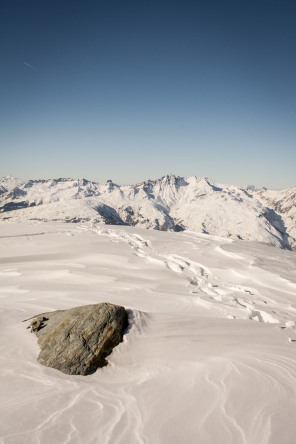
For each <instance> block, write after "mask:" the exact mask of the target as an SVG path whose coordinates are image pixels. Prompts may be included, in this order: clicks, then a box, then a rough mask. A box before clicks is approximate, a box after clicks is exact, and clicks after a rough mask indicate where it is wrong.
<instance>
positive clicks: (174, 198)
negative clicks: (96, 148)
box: [0, 175, 296, 249]
mask: <svg viewBox="0 0 296 444" xmlns="http://www.w3.org/2000/svg"><path fill="white" fill-rule="evenodd" d="M34 220H35V221H39V220H42V221H64V222H85V221H93V222H103V223H106V224H112V225H132V226H136V225H137V226H140V227H143V228H151V229H156V230H171V231H183V230H189V231H196V232H201V233H205V234H212V235H218V236H222V237H229V238H238V239H245V240H256V241H261V242H266V243H269V244H271V245H275V246H278V247H282V248H288V249H296V187H293V188H290V189H287V190H283V191H271V190H266V189H261V190H257V189H255V188H254V187H247V188H246V189H243V188H241V187H239V186H235V185H221V184H217V183H215V182H214V181H212V180H209V179H208V178H197V177H195V176H193V177H189V178H182V177H178V176H175V175H166V176H164V177H162V178H161V179H158V180H148V181H145V182H141V183H137V184H136V185H125V186H119V185H116V184H115V183H113V182H112V181H111V180H108V181H107V182H106V183H104V184H99V183H96V182H92V181H88V180H86V179H64V178H62V179H50V180H29V181H28V182H25V181H22V180H20V179H16V178H13V177H11V176H5V177H3V178H2V179H0V221H7V222H24V221H34Z"/></svg>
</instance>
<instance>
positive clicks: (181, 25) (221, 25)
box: [0, 0, 296, 188]
mask: <svg viewBox="0 0 296 444" xmlns="http://www.w3.org/2000/svg"><path fill="white" fill-rule="evenodd" d="M0 17H1V18H0V50H1V59H2V60H1V77H0V97H1V101H0V150H1V153H0V154H1V162H0V176H3V175H5V174H12V175H15V176H18V177H22V178H24V179H28V178H50V177H87V178H89V179H92V180H97V181H100V182H101V181H105V180H107V179H109V178H111V179H113V180H114V181H115V182H118V183H135V182H137V181H140V180H145V179H148V178H151V179H153V178H157V177H160V176H162V175H164V174H166V173H175V174H177V175H181V176H191V175H196V176H208V177H210V178H212V179H215V180H216V181H218V182H224V183H235V184H239V185H247V184H250V183H254V184H256V185H258V186H262V185H264V186H267V187H270V188H286V187H290V186H292V185H295V184H296V174H295V165H296V80H295V79H296V57H295V54H296V3H295V2H294V1H285V0H282V1H268V0H257V1H250V2H240V1H237V0H236V1H225V2H221V1H217V0H216V1H211V0H209V1H198V0H196V1H187V0H184V1H166V0H164V1H154V0H149V1H148V0H147V1H144V0H137V1H130V0H127V1H122V0H121V1H118V0H107V1H99V0H97V1H92V0H85V1H83V2H82V1H79V2H78V1H76V0H58V1H57V0H43V1H42V2H41V1H40V0H28V1H24V0H0Z"/></svg>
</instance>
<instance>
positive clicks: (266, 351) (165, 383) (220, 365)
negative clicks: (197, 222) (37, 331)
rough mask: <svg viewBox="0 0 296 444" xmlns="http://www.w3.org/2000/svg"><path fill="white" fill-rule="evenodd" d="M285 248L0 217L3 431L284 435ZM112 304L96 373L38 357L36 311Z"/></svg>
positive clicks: (20, 436) (288, 296)
mask: <svg viewBox="0 0 296 444" xmlns="http://www.w3.org/2000/svg"><path fill="white" fill-rule="evenodd" d="M295 265H296V257H295V253H292V252H289V251H283V250H279V249H277V248H274V247H270V246H268V245H265V244H260V243H256V242H241V241H235V242H233V241H232V240H229V239H223V238H219V237H217V236H207V235H199V234H197V233H193V232H184V233H168V232H156V231H146V230H142V229H139V228H133V227H113V226H108V227H107V226H104V225H95V224H83V225H82V224H80V225H78V224H76V225H75V224H73V225H71V224H53V223H50V224H44V223H42V224H29V223H23V224H1V225H0V301H1V319H2V321H1V325H0V330H1V331H0V337H1V361H2V362H1V380H2V384H1V387H2V388H1V391H2V394H1V399H2V400H3V402H2V403H1V415H0V417H1V420H0V421H1V433H0V436H1V441H0V442H2V443H5V444H12V443H13V444H15V443H22V444H24V443H30V444H31V443H32V444H35V443H36V444H37V443H42V444H47V443H52V442H56V443H71V444H72V443H74V444H78V443H79V444H80V443H81V444H82V443H83V444H85V443H92V444H94V443H100V444H102V443H112V444H114V443H118V444H119V443H127V442H128V443H139V444H140V443H141V444H142V443H143V444H144V443H145V444H147V443H149V444H150V443H151V444H152V443H153V444H155V443H156V444H158V443H159V444H166V443H172V442H173V443H177V444H178V443H180V444H181V443H184V442H188V443H190V444H191V443H192V444H193V443H196V442H201V443H209V444H212V443H213V442H215V443H225V442H227V443H234V444H240V443H246V444H253V443H260V444H261V443H262V444H265V443H276V444H278V443H279V442H281V443H284V442H285V443H291V444H292V443H294V437H295V432H296V424H295V421H293V411H295V406H296V397H295V394H296V393H295V392H296V384H295V379H296V358H295V350H296V349H295V347H296V343H294V342H293V341H294V340H296V332H295V319H296V318H295V315H296V303H295V285H296V280H295ZM104 301H108V302H112V303H116V304H120V305H124V306H125V307H126V308H127V309H128V310H129V320H130V325H129V329H128V331H127V333H126V334H125V336H124V341H123V342H122V343H121V344H120V345H119V346H118V347H116V348H115V349H114V351H113V353H112V355H111V356H110V357H109V359H108V360H109V365H108V366H107V367H105V368H103V369H100V370H98V371H97V372H96V373H95V374H93V375H91V376H88V377H82V376H68V375H64V374H63V373H60V372H58V371H57V370H54V369H50V368H46V367H43V366H42V365H40V364H39V363H38V362H37V360H36V358H37V356H38V345H37V340H36V338H35V336H34V335H32V334H31V333H30V332H29V330H26V326H27V323H22V321H23V320H24V319H27V318H29V317H31V316H33V315H35V314H38V313H42V312H45V311H49V310H57V309H65V308H70V307H73V306H77V305H84V304H92V303H98V302H104Z"/></svg>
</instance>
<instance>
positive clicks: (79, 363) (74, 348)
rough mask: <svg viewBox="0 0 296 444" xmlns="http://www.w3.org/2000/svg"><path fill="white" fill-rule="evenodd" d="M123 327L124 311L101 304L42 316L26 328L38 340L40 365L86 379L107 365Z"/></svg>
mask: <svg viewBox="0 0 296 444" xmlns="http://www.w3.org/2000/svg"><path fill="white" fill-rule="evenodd" d="M127 325H128V319H127V312H126V310H125V308H124V307H121V306H117V305H113V304H109V303H101V304H96V305H83V306H81V307H75V308H71V309H69V310H58V311H53V312H48V313H42V314H41V315H37V316H36V317H35V318H34V321H32V322H31V324H30V326H29V327H31V331H32V332H34V333H35V334H36V335H37V337H38V344H39V346H40V348H41V351H40V354H39V356H38V361H39V362H40V363H41V364H43V365H46V366H47V367H53V368H56V369H57V370H60V371H62V372H64V373H66V374H68V375H90V374H92V373H94V372H95V371H96V370H97V369H98V368H99V367H103V366H105V365H106V364H107V361H106V359H105V358H106V356H108V355H109V354H110V353H111V352H112V349H113V348H114V347H115V346H116V345H118V344H119V343H120V342H121V341H122V334H123V331H124V329H125V328H126V327H127ZM29 327H28V328H29Z"/></svg>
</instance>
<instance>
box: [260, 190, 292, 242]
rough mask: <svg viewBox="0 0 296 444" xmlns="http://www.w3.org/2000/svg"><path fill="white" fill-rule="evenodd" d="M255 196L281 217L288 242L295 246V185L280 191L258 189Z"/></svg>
mask: <svg viewBox="0 0 296 444" xmlns="http://www.w3.org/2000/svg"><path fill="white" fill-rule="evenodd" d="M255 197H256V198H257V199H258V200H259V201H260V202H262V204H263V205H266V206H268V207H269V208H272V209H273V210H274V211H275V212H276V213H277V214H279V215H280V216H281V217H282V220H283V221H284V224H285V226H286V229H287V232H288V233H289V235H290V236H291V239H290V243H291V246H292V248H293V249H295V248H296V186H295V187H292V188H288V189H286V190H282V191H271V190H260V191H258V192H257V193H256V194H255Z"/></svg>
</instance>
